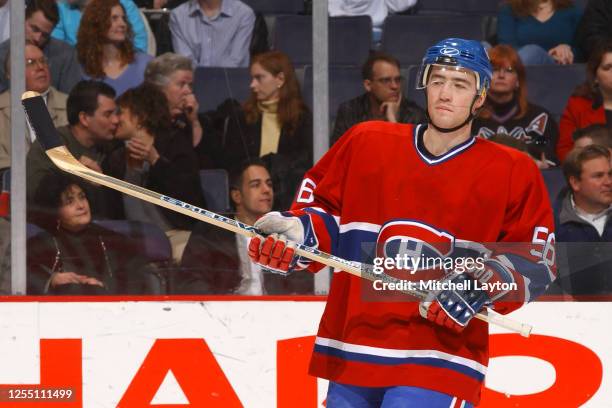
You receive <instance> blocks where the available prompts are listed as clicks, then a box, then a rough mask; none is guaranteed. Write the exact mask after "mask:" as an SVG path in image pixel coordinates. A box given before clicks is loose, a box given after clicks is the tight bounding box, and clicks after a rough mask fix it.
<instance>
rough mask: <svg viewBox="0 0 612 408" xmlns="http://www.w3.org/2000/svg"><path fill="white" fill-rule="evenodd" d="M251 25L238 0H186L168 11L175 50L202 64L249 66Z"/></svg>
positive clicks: (250, 16)
mask: <svg viewBox="0 0 612 408" xmlns="http://www.w3.org/2000/svg"><path fill="white" fill-rule="evenodd" d="M254 25H255V14H254V13H253V10H251V8H250V7H249V6H247V5H246V4H244V3H243V2H241V1H239V0H189V1H188V2H186V3H184V4H182V5H180V6H178V7H177V8H175V9H174V10H172V14H171V15H170V31H171V32H172V45H174V51H175V52H177V53H179V54H182V55H184V56H186V57H189V58H191V60H193V63H194V64H195V65H196V66H204V67H215V66H216V67H246V66H248V65H249V46H250V43H251V36H252V33H253V27H254Z"/></svg>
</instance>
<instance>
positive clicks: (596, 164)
mask: <svg viewBox="0 0 612 408" xmlns="http://www.w3.org/2000/svg"><path fill="white" fill-rule="evenodd" d="M563 173H564V175H565V178H566V180H567V182H568V185H569V186H570V191H568V193H567V194H566V195H565V197H564V198H563V200H562V201H561V202H560V203H557V205H556V207H557V208H555V235H556V239H557V242H564V243H567V244H566V245H564V246H563V245H562V246H561V247H560V249H561V248H564V249H565V251H562V252H561V253H560V254H559V259H560V261H561V262H559V264H560V265H559V266H560V267H563V266H565V265H566V267H567V268H568V272H569V273H568V275H569V282H570V284H571V290H572V294H573V295H584V294H602V293H609V292H610V291H611V290H612V279H611V278H610V277H609V276H610V267H612V257H610V253H611V252H610V244H609V243H610V242H611V241H612V223H611V222H610V221H611V220H612V218H611V217H610V214H611V213H610V209H611V208H610V206H611V205H612V167H611V165H610V151H609V150H608V149H606V148H605V147H603V146H599V145H590V146H586V147H584V148H582V149H574V150H572V151H571V152H570V154H568V156H567V158H566V160H565V162H564V163H563ZM581 243H583V244H581ZM584 243H588V244H584ZM602 243H606V244H602Z"/></svg>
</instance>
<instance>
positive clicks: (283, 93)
mask: <svg viewBox="0 0 612 408" xmlns="http://www.w3.org/2000/svg"><path fill="white" fill-rule="evenodd" d="M250 71H251V78H252V80H251V85H250V87H251V96H250V98H249V99H248V100H247V101H246V102H245V103H244V105H243V106H240V105H239V104H238V102H236V101H235V100H233V99H231V100H227V101H225V102H224V103H223V104H221V106H219V108H218V109H217V111H216V112H214V113H212V114H211V117H212V118H213V119H212V120H211V123H212V124H213V125H212V127H213V128H214V129H215V131H216V138H217V142H216V143H215V146H216V148H217V149H218V150H219V153H218V154H217V155H216V159H217V166H218V167H223V168H226V169H228V170H231V168H232V166H234V165H235V164H236V163H241V162H243V161H244V160H247V159H255V158H257V157H260V158H262V160H264V162H265V163H266V165H267V167H268V169H270V173H271V174H272V175H273V177H274V179H273V181H274V190H275V191H276V200H275V202H276V206H275V208H278V209H281V208H282V209H285V208H289V206H290V205H291V203H292V202H293V196H294V195H295V192H296V191H297V189H298V187H299V183H300V182H301V179H302V177H303V175H304V173H305V172H306V170H308V169H309V168H310V167H311V166H312V114H311V112H310V111H309V110H308V108H307V107H306V105H305V103H304V100H303V99H302V94H301V92H300V84H299V83H298V81H297V78H296V76H295V71H294V70H293V65H292V64H291V61H289V58H288V57H287V56H286V55H285V54H283V53H282V52H279V51H269V52H266V53H262V54H258V55H256V56H254V57H253V59H252V61H251V67H250Z"/></svg>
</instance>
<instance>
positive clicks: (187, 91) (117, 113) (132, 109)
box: [0, 0, 612, 296]
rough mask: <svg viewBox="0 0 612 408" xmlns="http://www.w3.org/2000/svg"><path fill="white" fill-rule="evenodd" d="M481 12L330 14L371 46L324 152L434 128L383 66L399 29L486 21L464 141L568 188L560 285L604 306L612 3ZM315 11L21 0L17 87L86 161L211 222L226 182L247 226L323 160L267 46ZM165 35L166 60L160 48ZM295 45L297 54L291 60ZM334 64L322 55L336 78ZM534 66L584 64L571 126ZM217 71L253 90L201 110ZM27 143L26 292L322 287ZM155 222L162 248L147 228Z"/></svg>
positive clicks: (410, 74)
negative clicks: (153, 252)
mask: <svg viewBox="0 0 612 408" xmlns="http://www.w3.org/2000/svg"><path fill="white" fill-rule="evenodd" d="M453 1H454V0H453ZM476 3H478V2H476ZM482 3H493V7H491V6H489V7H488V8H487V7H484V6H483V9H482V10H474V9H470V10H467V9H465V10H462V9H461V8H460V7H459V6H458V7H457V8H453V7H450V6H449V7H450V9H449V10H441V9H436V8H435V7H433V6H432V5H431V4H428V0H358V1H348V0H330V1H329V16H330V17H331V18H336V17H338V18H350V17H351V16H362V17H363V16H368V17H369V18H370V20H371V23H370V25H369V28H368V29H369V30H371V31H370V32H369V33H368V36H367V37H368V40H365V42H366V43H367V44H355V45H356V46H357V45H358V46H364V45H365V46H366V47H367V48H368V49H369V50H370V51H369V56H368V57H367V58H365V60H359V62H358V63H357V62H356V63H350V62H349V63H348V65H347V60H346V59H345V60H342V62H341V63H339V64H338V66H342V68H343V69H347V70H349V71H350V70H352V71H350V72H353V73H354V76H355V80H354V81H353V83H354V86H353V88H352V89H350V90H345V91H347V92H345V93H347V94H348V95H352V96H351V97H345V98H344V99H343V100H339V101H337V103H335V104H334V105H332V104H330V107H331V109H330V118H331V119H332V120H331V121H330V125H331V126H330V129H332V131H331V132H330V135H329V145H330V146H333V144H334V143H335V142H336V141H337V140H338V139H339V138H341V137H342V135H343V134H344V133H345V132H346V131H347V130H348V129H349V128H351V127H352V126H354V125H356V124H358V123H360V122H364V121H369V120H383V121H389V122H398V123H425V122H427V113H426V111H425V110H424V108H425V107H426V105H425V103H426V102H425V101H424V100H423V99H422V97H421V96H420V94H419V93H418V91H414V89H415V88H416V84H415V83H414V82H415V80H414V78H415V75H414V74H415V72H416V69H418V67H417V66H414V65H413V64H414V63H413V62H411V61H413V60H410V59H408V60H407V61H408V63H406V62H405V59H406V58H405V56H398V55H392V54H390V53H389V52H388V50H389V49H392V47H389V44H390V43H391V42H392V41H393V38H392V36H390V35H385V22H386V21H388V20H389V18H401V19H403V20H402V21H404V23H403V24H404V26H403V27H405V30H406V32H410V30H411V26H410V22H411V19H413V21H416V19H418V18H420V17H423V16H428V17H427V18H430V17H431V16H433V17H431V18H434V20H435V19H440V21H451V19H453V18H463V17H465V16H467V15H469V16H471V17H470V18H473V17H474V16H477V17H476V18H477V19H478V18H481V17H482V20H477V21H482V22H483V25H482V27H484V28H485V30H484V31H483V33H482V36H481V37H480V38H477V39H478V40H481V41H482V42H483V44H484V45H485V46H486V47H487V48H488V52H489V56H490V59H491V62H492V66H493V79H492V83H491V88H490V91H489V94H488V97H487V100H486V102H485V105H484V106H483V108H482V109H481V111H480V112H479V114H478V116H477V117H476V118H475V120H474V123H473V126H472V131H473V134H474V136H475V137H479V138H483V139H489V140H490V141H492V142H495V143H501V144H505V145H508V146H510V147H513V148H517V149H519V150H522V151H524V152H525V154H527V155H529V156H531V157H532V159H533V160H534V161H535V162H536V164H537V165H538V167H539V168H540V169H541V170H542V174H543V175H544V176H545V180H548V179H547V177H552V178H554V177H556V179H557V181H558V180H561V178H564V179H563V180H562V181H561V182H560V184H561V187H560V188H558V189H553V188H552V187H551V201H552V202H551V204H552V206H553V209H554V212H555V217H556V218H555V221H556V228H557V239H558V241H559V242H564V243H567V245H561V247H560V248H561V250H560V251H558V258H559V260H560V262H559V263H560V268H561V269H562V270H561V276H562V278H561V279H560V280H559V284H558V285H557V286H558V289H559V290H561V291H562V292H563V293H566V294H570V295H576V296H577V295H593V294H596V295H600V294H611V293H612V278H611V277H608V275H609V272H607V271H608V270H609V269H610V266H612V259H608V258H612V257H607V256H606V254H607V253H612V251H609V249H608V250H606V243H608V242H610V241H611V240H612V226H611V225H612V215H611V214H612V213H611V212H610V211H611V208H612V207H611V206H612V168H611V167H610V162H611V158H610V154H611V153H610V152H611V151H612V2H610V1H607V0H589V1H588V2H586V5H584V4H582V3H580V4H578V3H577V2H574V1H572V0H500V1H495V0H491V1H487V2H482ZM449 4H450V3H449ZM466 4H467V3H466ZM271 5H276V6H271ZM430 6H431V7H430ZM274 7H276V8H274ZM311 8H312V4H311V2H310V1H308V0H285V1H276V2H275V1H273V0H242V1H241V0H57V1H56V0H28V1H27V2H26V8H25V17H26V18H25V40H26V44H25V48H24V53H25V73H24V77H25V84H26V89H27V90H30V91H35V92H38V93H40V94H41V95H42V96H43V97H44V99H45V102H46V103H47V107H48V109H49V112H50V113H51V117H52V120H53V122H54V124H55V126H56V127H57V128H58V133H59V135H60V137H61V139H62V141H63V143H64V144H65V145H66V146H67V148H68V150H69V151H70V152H71V153H72V154H73V155H74V156H75V158H77V159H78V160H79V161H80V162H81V163H82V164H84V165H85V166H86V167H88V168H90V169H91V170H93V171H97V172H101V173H104V174H107V175H110V176H112V177H115V178H118V179H121V180H124V181H127V182H129V183H132V184H135V185H137V186H141V187H144V188H147V189H150V190H153V191H156V192H158V193H162V194H165V195H168V196H171V197H175V198H178V199H180V200H182V201H185V202H188V203H190V204H193V205H196V206H198V207H202V208H208V207H207V203H206V200H205V192H206V190H207V188H208V186H206V185H204V186H202V183H201V178H200V173H201V172H202V171H207V170H210V169H222V170H223V172H224V173H223V174H227V182H226V183H224V186H221V187H225V190H226V194H227V195H228V196H229V200H230V202H231V204H232V209H231V212H230V213H229V216H230V217H234V218H236V219H237V220H238V221H240V222H243V223H245V224H249V225H251V224H253V223H254V221H255V220H256V219H257V218H258V217H260V216H261V215H263V214H265V213H266V212H268V211H271V210H283V209H287V208H289V206H290V205H291V203H292V202H293V200H294V196H295V194H296V191H297V190H298V188H299V186H300V184H301V180H302V176H303V175H304V173H305V172H306V170H308V169H309V168H310V167H311V166H312V165H313V160H314V157H313V116H312V112H311V109H312V106H313V104H316V103H317V101H312V89H308V87H306V86H305V84H306V83H307V81H308V75H309V74H310V75H312V73H311V72H312V71H311V70H310V68H309V64H305V65H304V64H303V63H302V61H300V62H299V63H296V61H293V60H292V58H291V55H293V51H295V50H287V49H284V50H282V51H281V50H279V49H278V48H276V47H275V39H277V38H278V36H279V35H282V33H279V32H278V30H276V31H275V29H277V28H279V27H275V21H276V20H275V19H276V18H277V17H279V16H280V15H283V14H291V13H293V15H297V14H296V13H300V14H301V16H300V17H302V18H305V19H309V18H310V16H309V15H308V14H309V11H310V10H311ZM143 10H144V11H143ZM295 10H297V11H295ZM492 10H493V11H492ZM9 12H10V9H9V3H8V1H7V0H0V173H1V174H0V175H5V174H6V175H7V174H9V172H10V165H11V151H10V136H11V134H10V132H11V130H10V129H11V117H10V110H11V100H10V90H9V86H10V78H11V76H12V74H13V73H11V72H10V60H11V56H10V55H11V50H10V30H9V18H10V13H9ZM391 15H395V16H393V17H391ZM152 16H157V17H156V18H158V17H159V16H161V20H160V19H159V18H158V20H156V21H157V22H159V21H162V22H163V24H164V27H165V28H164V30H165V31H164V30H161V31H157V32H155V33H153V32H152V30H151V27H153V26H154V24H153V23H154V21H153V20H152V18H153V17H152ZM445 19H446V20H445ZM428 21H429V20H428ZM492 21H493V22H494V24H491V22H492ZM485 23H486V24H485ZM330 27H331V26H330ZM487 27H497V29H496V30H493V31H492V32H490V31H489V32H486V31H487V30H486V28H487ZM331 31H333V30H331ZM331 31H330V32H331ZM153 34H155V35H153ZM166 34H167V35H169V38H170V39H171V41H169V44H170V45H169V47H170V48H172V50H171V51H173V52H165V51H168V50H164V49H162V50H160V49H159V48H158V52H154V51H152V50H155V48H156V47H155V45H156V43H158V44H161V43H162V42H163V41H164V39H163V38H161V37H160V36H163V35H166ZM414 35H415V38H416V36H417V35H418V36H421V37H419V38H422V36H424V35H426V36H428V38H427V41H428V42H429V43H433V42H435V41H437V40H439V39H440V38H438V36H437V34H436V32H435V30H432V32H429V33H422V32H419V33H414ZM457 36H458V37H460V36H461V33H457ZM345 38H346V37H345ZM349 38H350V32H349ZM356 38H357V37H356ZM359 38H361V37H359ZM370 40H371V41H370ZM307 41H311V39H310V38H309V39H307ZM332 41H333V38H332ZM419 41H420V40H419ZM353 45H354V44H348V43H347V44H343V47H344V48H346V50H344V52H347V50H348V52H349V54H350V50H351V48H352V47H353ZM303 46H304V44H302V43H299V44H297V43H296V44H295V48H296V50H297V49H298V48H301V47H303ZM400 46H402V47H408V48H409V47H411V44H400ZM164 48H165V47H164ZM357 48H358V47H355V49H357ZM296 52H297V51H296ZM308 52H309V53H311V51H310V49H308ZM356 52H357V51H356ZM415 52H416V51H415ZM417 54H419V55H420V53H419V52H417ZM309 55H310V54H309ZM336 57H337V56H336V54H334V53H333V52H330V65H331V66H330V72H331V69H334V68H337V66H334V61H336V60H335V59H334V58H336ZM349 60H350V59H349ZM402 64H403V65H404V66H402ZM541 65H546V66H547V68H543V69H546V70H550V73H551V75H554V73H555V72H561V71H559V69H567V70H570V69H574V68H575V72H580V74H581V75H582V77H581V78H580V81H578V82H580V84H579V86H578V87H576V89H575V90H574V91H573V93H571V95H569V94H568V95H564V96H563V97H562V98H564V99H563V100H562V101H557V102H556V103H557V104H561V103H562V104H564V105H565V108H564V110H563V112H562V113H561V111H560V110H559V111H555V110H553V109H552V107H551V106H549V105H548V104H546V103H545V101H543V100H541V99H540V98H538V97H534V96H533V93H532V92H531V91H533V85H532V86H531V90H530V86H528V83H529V75H530V72H533V71H531V70H532V67H535V68H538V67H536V66H541ZM559 66H566V67H564V68H559ZM217 68H218V69H223V70H224V71H223V72H224V75H225V78H226V79H227V78H229V73H231V72H234V73H237V75H242V76H243V77H245V78H246V79H245V82H244V83H245V85H244V89H241V90H240V91H239V92H232V87H231V86H230V85H229V84H228V83H225V85H226V86H225V87H226V88H227V92H226V94H225V96H226V97H227V98H226V99H225V100H221V101H220V103H218V104H215V106H214V107H213V108H212V109H209V108H208V107H209V105H208V104H207V101H206V98H207V96H208V95H207V94H206V93H207V90H206V89H202V90H201V91H197V92H194V87H195V88H197V85H198V78H200V79H201V78H202V76H205V75H207V72H210V71H207V70H210V69H217ZM538 69H542V68H538ZM349 71H346V72H349ZM568 72H569V71H568ZM572 72H574V71H572ZM358 77H359V78H358ZM553 80H554V78H553ZM311 81H312V80H311ZM560 81H561V79H560ZM578 82H577V83H578ZM554 90H555V89H551V92H552V91H554ZM536 94H537V93H536ZM213 96H214V97H217V98H218V96H217V95H213ZM330 100H331V97H330ZM202 106H207V108H206V109H203V108H202ZM23 137H25V139H26V145H27V149H28V153H27V157H25V160H26V168H27V186H26V187H27V203H28V209H27V214H28V222H29V223H30V225H31V228H32V230H31V231H30V229H29V230H28V231H29V240H28V243H27V248H28V263H27V264H28V268H27V269H28V270H27V273H28V289H27V290H28V293H29V294H81V295H86V294H126V293H128V294H133V293H142V294H147V293H171V294H240V295H263V294H312V293H313V291H314V283H313V279H312V277H311V276H308V275H305V274H303V276H296V277H290V278H288V279H284V280H283V279H282V278H279V277H278V276H276V275H271V274H269V273H267V272H265V271H262V270H261V268H259V267H258V266H257V265H255V264H253V263H252V262H251V261H250V260H249V259H248V257H247V255H246V254H247V251H246V245H247V240H246V239H245V238H244V237H242V236H240V235H237V234H234V233H231V232H228V231H226V230H223V229H220V228H217V227H214V226H211V225H208V224H205V223H201V222H195V220H194V219H192V218H190V217H187V216H184V215H181V214H178V213H176V212H172V211H169V210H166V209H162V208H161V207H157V206H154V205H152V204H149V203H147V202H144V201H142V200H138V199H135V198H133V197H129V196H126V195H122V194H120V193H117V192H114V191H111V190H108V189H105V188H102V187H100V186H98V185H94V184H91V183H86V182H82V181H80V180H76V179H74V178H72V177H69V176H66V175H65V174H62V173H60V172H59V170H57V169H56V167H55V166H54V165H53V164H52V163H51V162H50V161H49V159H48V158H47V157H46V155H45V152H44V150H43V149H42V147H41V146H40V145H39V144H38V143H36V141H35V139H36V135H35V134H34V133H33V131H32V130H31V129H30V128H29V125H28V126H26V134H25V135H23ZM5 179H6V177H2V178H0V180H5ZM3 187H4V188H5V189H6V186H3ZM217 187H218V186H217ZM222 191H223V190H222ZM0 215H2V217H0V256H2V257H3V258H4V259H6V258H7V256H6V255H7V254H8V253H9V252H8V251H9V246H10V241H9V231H10V228H9V225H10V221H9V219H8V214H7V213H5V214H0ZM108 220H118V221H112V222H110V223H109V221H108ZM608 221H609V222H608ZM114 222H118V223H123V224H114ZM144 226H146V227H144ZM147 228H148V229H147ZM150 228H155V230H156V231H161V233H160V234H161V235H159V234H157V235H155V238H154V237H153V236H152V235H151V234H150V233H147V234H142V231H145V230H146V231H151V229H150ZM126 231H127V232H126ZM160 237H161V238H160ZM130 240H132V241H138V242H137V244H134V243H132V244H128V241H130ZM575 242H581V243H582V244H581V245H573V243H575ZM144 247H147V248H149V249H150V248H158V249H159V250H160V251H161V252H163V253H164V254H165V253H166V252H167V253H168V255H167V256H166V255H164V256H162V257H160V258H164V257H165V258H167V259H164V260H163V262H160V260H159V259H157V258H156V259H155V260H154V261H152V259H150V258H149V259H147V256H145V255H143V254H144V253H146V252H147V250H142V248H144ZM139 248H140V249H139ZM166 249H167V251H166ZM593 254H597V256H594V255H593ZM563 268H564V269H563ZM160 271H162V272H163V273H162V272H160ZM7 273H8V272H7V270H6V267H3V270H0V274H2V275H6V274H7ZM2 282H5V279H4V278H3V279H0V283H2ZM7 290H8V288H7V287H6V286H3V287H0V292H7Z"/></svg>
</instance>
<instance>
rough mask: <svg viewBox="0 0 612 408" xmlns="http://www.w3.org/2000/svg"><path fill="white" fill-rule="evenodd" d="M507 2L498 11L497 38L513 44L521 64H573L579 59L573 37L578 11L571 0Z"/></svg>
mask: <svg viewBox="0 0 612 408" xmlns="http://www.w3.org/2000/svg"><path fill="white" fill-rule="evenodd" d="M507 3H508V4H505V5H504V6H503V7H501V8H500V10H499V13H498V18H497V37H498V41H499V43H500V44H508V45H511V46H512V47H514V48H515V49H516V50H517V51H518V53H519V55H520V57H521V60H522V61H523V63H524V64H525V65H532V64H555V63H557V64H573V63H574V62H576V61H577V60H580V59H581V55H580V54H579V52H578V48H577V47H576V43H575V38H574V37H575V33H576V30H577V28H578V23H579V22H580V17H581V16H582V12H581V11H580V10H579V9H578V8H577V7H576V6H575V5H574V2H573V1H572V0H507Z"/></svg>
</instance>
